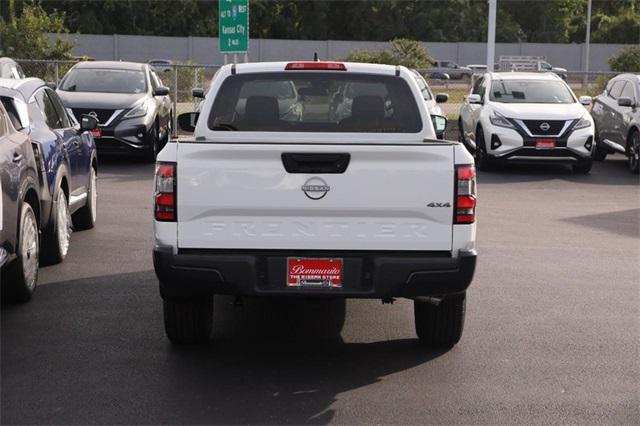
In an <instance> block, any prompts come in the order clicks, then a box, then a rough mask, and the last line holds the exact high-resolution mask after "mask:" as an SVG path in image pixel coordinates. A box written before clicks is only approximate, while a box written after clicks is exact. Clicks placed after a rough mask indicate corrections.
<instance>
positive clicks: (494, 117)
mask: <svg viewBox="0 0 640 426" xmlns="http://www.w3.org/2000/svg"><path fill="white" fill-rule="evenodd" d="M489 121H491V124H493V125H494V126H498V127H506V128H508V129H513V124H511V122H510V121H509V120H507V118H506V117H505V116H504V115H502V114H500V113H499V112H495V111H494V112H493V114H491V115H490V116H489Z"/></svg>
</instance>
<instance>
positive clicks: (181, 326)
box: [163, 296, 213, 345]
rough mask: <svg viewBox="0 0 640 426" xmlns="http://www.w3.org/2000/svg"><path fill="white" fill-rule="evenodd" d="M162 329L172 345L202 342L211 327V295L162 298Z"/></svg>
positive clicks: (207, 335)
mask: <svg viewBox="0 0 640 426" xmlns="http://www.w3.org/2000/svg"><path fill="white" fill-rule="evenodd" d="M163 309H164V330H165V332H166V334H167V337H168V338H169V340H170V341H171V343H173V344H174V345H183V344H194V343H204V342H206V341H207V340H209V338H210V337H211V329H212V327H213V296H206V297H203V298H200V299H192V300H189V299H187V300H184V299H163Z"/></svg>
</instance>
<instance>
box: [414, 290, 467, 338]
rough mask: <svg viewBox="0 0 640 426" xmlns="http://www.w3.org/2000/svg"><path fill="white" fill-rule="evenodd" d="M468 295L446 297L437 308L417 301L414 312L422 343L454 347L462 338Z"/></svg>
mask: <svg viewBox="0 0 640 426" xmlns="http://www.w3.org/2000/svg"><path fill="white" fill-rule="evenodd" d="M465 306H466V293H462V294H456V295H453V296H448V297H445V298H444V299H443V300H442V301H441V302H440V304H438V305H437V306H436V305H434V304H432V303H429V302H424V301H419V300H415V301H414V302H413V311H414V316H415V323H416V333H417V334H418V338H419V339H420V342H421V343H423V344H425V345H426V346H430V347H447V348H450V347H453V346H454V345H455V344H456V343H458V341H460V337H461V336H462V330H463V329H464V312H465Z"/></svg>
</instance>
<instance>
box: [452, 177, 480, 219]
mask: <svg viewBox="0 0 640 426" xmlns="http://www.w3.org/2000/svg"><path fill="white" fill-rule="evenodd" d="M456 183H457V186H456V205H455V221H454V223H456V224H468V223H473V222H475V220H476V168H475V167H474V166H473V165H471V164H465V165H461V166H457V167H456Z"/></svg>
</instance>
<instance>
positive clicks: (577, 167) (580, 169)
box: [573, 159, 593, 175]
mask: <svg viewBox="0 0 640 426" xmlns="http://www.w3.org/2000/svg"><path fill="white" fill-rule="evenodd" d="M591 166H593V161H592V160H591V159H588V160H582V161H580V162H578V163H576V164H574V165H573V172H574V173H581V174H584V175H586V174H587V173H589V172H590V171H591Z"/></svg>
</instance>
